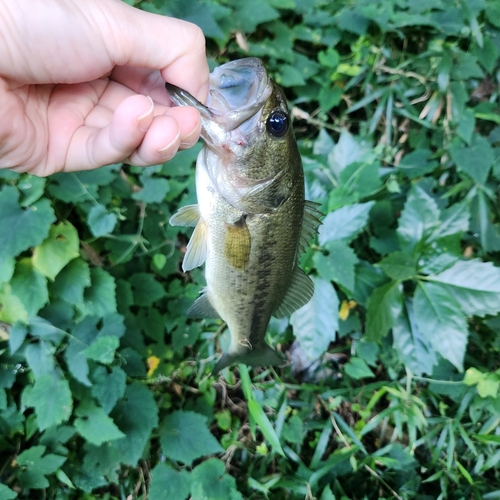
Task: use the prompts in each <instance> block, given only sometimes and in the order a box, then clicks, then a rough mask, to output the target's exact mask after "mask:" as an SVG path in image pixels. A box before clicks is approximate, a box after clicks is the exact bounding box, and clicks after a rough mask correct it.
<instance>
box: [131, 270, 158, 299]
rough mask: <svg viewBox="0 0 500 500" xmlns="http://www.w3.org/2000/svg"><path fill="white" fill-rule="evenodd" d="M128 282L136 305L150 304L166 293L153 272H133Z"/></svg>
mask: <svg viewBox="0 0 500 500" xmlns="http://www.w3.org/2000/svg"><path fill="white" fill-rule="evenodd" d="M130 284H131V285H132V292H133V294H134V303H135V305H138V306H146V307H147V306H151V305H153V302H156V301H157V300H160V299H161V298H163V297H164V296H165V295H166V293H165V289H164V288H163V287H162V286H161V284H160V283H158V281H156V280H155V277H154V275H153V274H149V273H136V274H133V275H132V276H131V277H130Z"/></svg>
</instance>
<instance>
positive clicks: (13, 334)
mask: <svg viewBox="0 0 500 500" xmlns="http://www.w3.org/2000/svg"><path fill="white" fill-rule="evenodd" d="M26 335H28V329H27V328H26V325H25V324H24V323H22V322H21V321H16V322H15V323H14V324H13V325H12V326H11V327H10V331H9V351H10V354H11V355H12V354H14V353H15V352H17V350H18V349H19V348H20V347H21V345H22V344H23V342H24V339H25V338H26Z"/></svg>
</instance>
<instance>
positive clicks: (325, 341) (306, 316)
mask: <svg viewBox="0 0 500 500" xmlns="http://www.w3.org/2000/svg"><path fill="white" fill-rule="evenodd" d="M312 280H313V282H314V295H313V297H312V299H311V300H310V301H309V302H308V303H307V304H306V305H305V306H304V307H301V308H300V309H298V310H297V311H295V312H294V313H293V314H292V316H291V317H290V324H291V325H292V326H293V332H294V335H295V337H296V339H297V340H298V341H299V342H300V347H301V349H302V351H303V352H304V354H305V358H306V359H308V360H311V361H315V360H317V359H318V358H319V357H321V356H322V355H323V354H324V352H325V351H326V350H327V349H328V346H329V344H330V342H333V341H334V340H335V338H336V334H337V330H338V326H339V319H338V310H339V299H338V297H337V293H336V292H335V289H334V288H333V286H332V285H331V283H329V282H328V281H325V280H323V279H321V278H315V277H312Z"/></svg>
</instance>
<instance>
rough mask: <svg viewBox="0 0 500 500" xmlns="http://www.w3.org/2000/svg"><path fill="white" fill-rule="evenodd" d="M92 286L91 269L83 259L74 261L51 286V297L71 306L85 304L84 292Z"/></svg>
mask: <svg viewBox="0 0 500 500" xmlns="http://www.w3.org/2000/svg"><path fill="white" fill-rule="evenodd" d="M88 286H90V268H89V265H88V264H87V262H85V261H84V260H82V259H73V260H72V261H71V262H70V263H69V264H68V265H67V266H66V267H65V268H64V269H63V270H62V271H61V272H60V273H59V274H58V275H57V277H56V279H55V281H54V283H51V285H50V287H49V288H50V292H51V296H53V297H59V298H61V299H63V300H64V301H66V302H68V303H69V304H74V305H80V304H83V291H84V290H85V288H87V287H88Z"/></svg>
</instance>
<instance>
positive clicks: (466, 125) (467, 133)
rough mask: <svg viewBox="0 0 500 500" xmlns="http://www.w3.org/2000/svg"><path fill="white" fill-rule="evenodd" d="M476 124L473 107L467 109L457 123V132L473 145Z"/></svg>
mask: <svg viewBox="0 0 500 500" xmlns="http://www.w3.org/2000/svg"><path fill="white" fill-rule="evenodd" d="M475 125H476V117H475V116H474V111H472V109H466V110H465V112H464V114H463V115H462V116H461V117H460V121H459V122H458V125H457V134H458V136H459V137H460V138H461V139H463V140H464V141H465V142H466V143H467V144H468V145H469V146H470V145H471V140H472V134H473V133H474V126H475Z"/></svg>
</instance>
